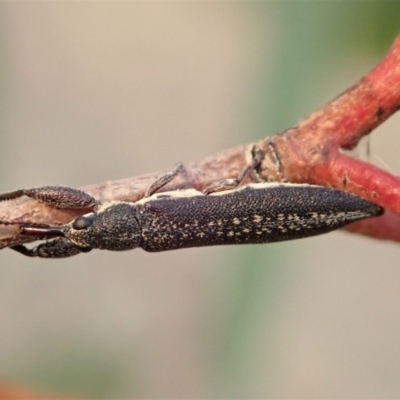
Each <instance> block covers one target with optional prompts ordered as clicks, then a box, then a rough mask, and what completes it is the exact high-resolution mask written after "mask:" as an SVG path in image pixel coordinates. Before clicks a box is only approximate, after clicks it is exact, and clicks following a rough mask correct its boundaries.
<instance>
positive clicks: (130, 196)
mask: <svg viewBox="0 0 400 400" xmlns="http://www.w3.org/2000/svg"><path fill="white" fill-rule="evenodd" d="M399 108H400V36H399V37H398V38H397V39H396V41H395V42H394V44H393V46H392V48H391V49H390V51H389V53H388V54H387V56H386V57H385V58H384V59H383V60H382V62H381V63H380V64H379V65H378V66H377V67H376V68H374V69H373V70H372V71H371V72H370V73H368V74H367V75H366V76H365V77H364V78H362V79H361V80H360V81H359V82H358V83H357V84H356V85H354V86H353V87H352V88H350V89H349V90H347V91H346V92H345V93H343V94H342V95H341V96H339V97H337V98H336V99H335V100H333V101H332V102H330V103H329V104H327V105H325V106H324V107H322V108H321V109H320V110H319V111H317V112H315V113H313V114H311V115H310V116H309V117H308V118H307V119H305V120H304V121H303V122H301V123H300V124H299V125H298V126H296V127H294V128H291V129H288V130H287V131H285V132H282V133H279V134H277V135H275V136H273V137H271V138H265V139H263V140H261V141H259V142H257V143H252V144H249V145H242V146H238V147H236V148H233V149H230V150H227V151H224V152H222V153H220V154H217V155H215V156H212V157H209V158H207V159H205V160H203V161H200V162H198V163H192V164H189V165H187V166H186V169H185V171H184V172H183V173H182V174H181V175H180V176H179V177H178V178H177V179H176V180H174V181H173V182H171V183H170V184H168V185H167V186H166V187H165V188H164V189H163V190H173V189H179V188H188V187H194V188H196V189H198V190H203V189H204V188H205V187H207V186H209V185H210V184H211V183H213V182H215V181H217V180H221V179H225V178H235V177H237V175H238V174H239V172H240V171H241V170H242V169H243V167H244V166H245V165H247V164H248V163H249V162H250V159H251V149H252V148H253V146H256V147H257V148H258V149H260V150H261V151H262V152H263V153H264V158H263V161H262V163H261V167H260V169H259V170H258V178H259V179H261V180H278V181H289V182H298V183H300V182H303V183H304V182H306V183H313V184H318V185H323V186H331V187H335V188H338V189H341V190H345V191H348V192H351V193H353V194H356V195H358V196H360V197H363V198H365V199H367V200H370V201H372V202H374V203H377V204H379V205H380V206H382V207H384V208H385V209H386V210H389V211H391V212H387V213H386V214H385V215H384V216H383V217H380V218H375V219H371V220H364V221H360V222H357V223H355V224H353V225H351V226H350V227H349V228H347V229H348V230H349V231H352V232H358V233H361V234H365V235H370V236H373V237H376V238H381V239H390V240H396V241H400V217H399V216H400V179H399V178H398V177H396V176H393V175H391V174H389V173H387V172H385V171H382V170H380V169H378V168H376V167H375V166H373V165H371V164H368V163H366V162H362V161H359V160H356V159H354V158H352V157H351V156H349V155H347V154H345V153H344V151H343V150H350V149H353V148H354V147H355V146H356V145H357V144H358V142H359V141H360V139H361V138H362V137H364V136H365V135H368V134H369V133H370V132H371V131H372V130H373V129H374V128H376V127H377V126H378V125H380V124H381V123H382V122H383V121H385V120H386V119H387V118H389V117H390V116H391V115H392V114H394V113H395V112H396V111H397V110H398V109H399ZM159 175H160V173H155V174H150V175H146V176H141V177H132V178H127V179H122V180H118V181H112V182H105V183H101V184H98V185H91V186H88V187H84V188H82V189H83V190H84V191H86V192H88V193H89V194H91V195H92V196H94V197H95V198H96V199H98V200H100V201H102V202H104V201H110V200H124V201H131V202H134V201H136V200H138V199H139V198H141V197H142V196H143V194H144V193H145V191H146V189H147V188H148V187H149V185H150V184H151V183H152V182H153V181H154V180H155V178H156V177H158V176H159ZM83 213H84V211H83V210H82V212H80V213H78V212H76V211H71V210H57V209H53V208H51V207H48V206H45V205H44V204H40V203H38V202H35V201H33V200H30V199H28V198H20V199H16V200H11V201H7V202H3V203H0V220H5V221H11V222H12V221H26V222H28V221H29V222H34V223H43V224H48V225H60V224H63V223H66V222H68V221H70V220H71V219H73V218H75V217H76V216H77V215H79V214H83ZM24 241H27V240H26V239H25V238H23V237H21V236H20V235H19V233H18V227H17V226H0V248H2V247H6V246H9V245H12V244H16V243H22V242H24Z"/></svg>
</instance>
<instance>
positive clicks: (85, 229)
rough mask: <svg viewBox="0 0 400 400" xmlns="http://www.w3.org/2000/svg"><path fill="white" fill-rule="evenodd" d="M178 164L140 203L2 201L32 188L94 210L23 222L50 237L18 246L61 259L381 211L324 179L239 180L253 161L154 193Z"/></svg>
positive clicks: (282, 232)
mask: <svg viewBox="0 0 400 400" xmlns="http://www.w3.org/2000/svg"><path fill="white" fill-rule="evenodd" d="M180 168H181V167H179V168H176V169H175V170H174V171H173V172H171V173H169V174H166V175H164V176H162V177H161V178H159V179H158V180H157V181H156V182H155V183H154V184H153V185H152V186H151V187H150V188H149V190H148V192H147V194H146V196H145V197H144V198H143V199H141V200H139V201H137V202H135V203H128V202H119V201H113V202H108V203H104V204H100V203H99V202H98V201H97V200H96V199H94V198H92V197H91V196H90V195H88V194H87V193H85V192H82V191H80V190H78V189H73V188H68V187H63V186H45V187H41V188H36V189H27V190H19V191H15V192H12V193H6V194H3V195H0V201H1V200H9V199H13V198H16V197H19V196H22V195H27V196H30V197H32V198H34V199H37V200H40V201H42V202H45V203H47V204H50V205H51V206H53V207H58V208H73V207H74V206H75V207H76V208H82V207H86V208H91V209H92V211H91V212H89V213H87V214H85V215H82V216H80V217H77V218H75V219H74V220H73V221H71V222H70V223H68V224H66V225H63V226H40V227H39V226H37V225H35V224H29V223H24V224H20V233H21V234H23V235H28V236H31V237H34V238H35V239H37V240H39V239H46V240H47V239H50V240H47V241H46V242H45V243H43V244H40V245H39V246H37V247H35V248H33V249H29V248H26V247H25V246H24V245H16V246H13V247H12V248H13V249H14V250H16V251H18V252H20V253H22V254H24V255H26V256H30V257H43V258H61V257H69V256H72V255H76V254H79V253H82V252H88V251H90V250H92V249H102V250H112V251H123V250H131V249H135V248H138V247H140V248H142V249H144V250H146V251H149V252H159V251H166V250H174V249H182V248H188V247H203V246H214V245H227V244H251V243H253V244H255V243H269V242H277V241H284V240H292V239H299V238H306V237H309V236H315V235H320V234H323V233H327V232H330V231H333V230H335V229H338V228H341V227H343V226H345V225H347V224H349V223H351V222H354V221H357V220H361V219H364V218H370V217H376V216H379V215H381V214H382V213H383V209H382V208H381V207H379V206H377V205H375V204H373V203H370V202H368V201H366V200H364V199H362V198H360V197H357V196H355V195H352V194H350V193H346V192H343V191H340V190H337V189H332V188H326V187H322V186H315V185H307V184H291V183H253V184H249V185H246V186H241V187H235V186H237V185H238V184H239V183H240V182H241V180H242V179H243V177H244V176H245V173H247V171H248V168H247V170H246V171H245V172H243V173H241V175H240V176H239V178H238V179H237V180H228V181H222V182H218V183H217V184H215V185H212V187H210V188H209V189H206V191H205V193H201V192H199V191H196V190H194V189H186V190H176V191H172V192H163V193H156V192H157V190H159V189H160V188H161V187H163V186H164V185H165V184H166V183H168V182H170V181H171V180H172V179H173V178H174V177H175V176H176V175H177V174H178V172H179V169H180ZM232 187H233V189H232ZM215 190H218V191H215ZM0 223H5V224H10V223H7V222H5V221H0Z"/></svg>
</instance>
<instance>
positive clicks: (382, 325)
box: [0, 1, 400, 399]
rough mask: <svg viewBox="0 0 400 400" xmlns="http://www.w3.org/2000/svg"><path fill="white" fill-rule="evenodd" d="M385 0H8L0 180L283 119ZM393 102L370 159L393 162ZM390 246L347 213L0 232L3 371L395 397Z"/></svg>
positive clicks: (257, 394)
mask: <svg viewBox="0 0 400 400" xmlns="http://www.w3.org/2000/svg"><path fill="white" fill-rule="evenodd" d="M399 32H400V3H399V2H389V1H388V2H382V1H372V2H367V1H363V2H316V1H314V2H308V1H302V2H193V3H183V2H132V3H130V2H2V3H0V60H1V62H0V88H1V90H0V104H1V107H0V185H1V191H2V192H4V191H9V190H12V189H17V188H21V187H34V186H39V185H46V184H64V185H70V186H75V187H79V186H84V185H87V184H91V183H96V182H102V181H105V180H111V179H118V178H123V177H127V176H133V175H139V174H143V173H147V172H152V171H159V170H169V169H170V168H171V167H172V166H173V165H174V164H175V163H176V162H177V161H182V162H184V163H185V162H186V163H187V162H190V161H194V160H199V159H201V158H203V157H205V156H208V155H211V154H213V153H216V152H219V151H222V150H224V149H227V148H230V147H233V146H235V145H237V144H239V143H245V142H250V141H253V140H258V139H260V138H262V137H264V136H266V135H269V134H273V133H274V132H276V131H279V130H283V129H285V128H287V127H290V126H292V125H295V124H296V123H298V122H299V121H300V120H301V119H302V118H303V117H305V116H307V115H308V114H309V113H311V112H312V111H313V110H315V109H317V108H318V107H320V106H322V105H323V104H324V103H326V102H327V101H329V100H330V99H332V98H333V97H335V96H336V95H337V94H339V93H341V92H342V91H343V90H345V89H346V88H347V87H349V86H350V85H352V84H353V83H354V82H356V81H357V80H358V79H359V78H360V77H361V76H362V75H363V74H365V73H366V72H367V71H368V70H370V69H371V68H372V67H373V66H374V65H375V64H376V63H377V62H378V61H379V60H380V59H381V58H382V56H383V55H384V54H385V52H386V51H387V49H388V48H389V46H390V44H391V43H392V41H393V40H394V38H395V36H396V35H397V34H398V33H399ZM399 128H400V119H399V117H398V116H394V117H392V118H391V119H390V120H389V121H387V122H386V123H385V124H384V126H382V127H380V128H379V129H378V130H377V131H376V132H374V134H373V137H372V139H371V141H370V148H371V154H372V156H371V161H373V162H375V163H376V164H377V165H379V166H380V167H383V168H387V169H388V170H390V171H392V172H394V173H396V172H398V171H400V160H399V157H398V153H399V150H398V149H399V144H400V143H399V138H398V135H396V134H397V133H398V131H399ZM399 258H400V247H399V246H398V245H396V244H393V243H388V242H379V241H373V240H370V239H367V238H363V237H358V236H355V235H351V234H346V233H343V232H335V233H332V234H329V235H326V236H322V237H317V238H311V239H306V240H299V241H296V242H287V243H279V244H270V245H262V246H243V247H240V246H238V247H226V248H223V247H220V248H205V249H189V250H182V251H174V252H166V253H159V254H147V253H145V252H144V251H141V250H135V251H131V252H126V253H120V254H118V253H107V252H101V251H93V252H92V253H89V254H86V255H81V256H79V257H75V258H71V259H65V260H56V261H49V260H37V259H28V258H24V257H22V256H21V255H19V254H17V253H14V252H12V251H9V250H3V251H1V252H0V378H1V381H2V382H15V383H17V384H20V385H22V386H25V387H31V388H35V389H37V390H40V391H50V392H55V393H60V394H61V393H64V394H73V395H76V396H88V397H97V398H243V399H244V398H283V397H285V398H328V397H329V398H344V397H346V398H350V397H351V398H361V397H363V398H366V397H369V398H371V397H386V398H389V397H390V398H399V397H400V379H399V376H400V344H399V337H400V311H399V304H400V263H399Z"/></svg>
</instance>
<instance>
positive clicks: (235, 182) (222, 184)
mask: <svg viewBox="0 0 400 400" xmlns="http://www.w3.org/2000/svg"><path fill="white" fill-rule="evenodd" d="M251 152H252V160H251V163H250V165H247V166H246V167H244V168H243V170H242V171H241V172H240V174H239V175H238V177H237V178H236V179H223V180H221V181H217V182H214V183H212V184H211V185H210V186H208V187H207V188H205V189H204V191H203V193H204V194H206V195H207V194H210V193H215V192H222V191H224V190H230V189H235V188H237V187H238V186H239V185H240V184H241V183H242V181H243V179H244V178H245V177H246V175H247V174H248V173H249V172H250V171H251V170H254V169H255V168H257V166H258V165H259V164H260V162H261V160H262V157H263V153H262V152H261V151H256V150H255V147H253V149H252V150H251Z"/></svg>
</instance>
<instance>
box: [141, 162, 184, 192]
mask: <svg viewBox="0 0 400 400" xmlns="http://www.w3.org/2000/svg"><path fill="white" fill-rule="evenodd" d="M183 168H184V167H183V164H182V163H179V164H177V165H176V166H175V168H174V169H173V170H172V171H171V172H167V173H166V174H164V175H161V176H160V177H159V178H158V179H157V180H155V181H154V182H153V183H152V184H151V185H150V187H149V188H148V189H147V191H146V193H145V195H144V197H150V196H151V195H153V194H154V193H155V192H157V190H159V189H161V188H162V187H163V186H165V185H166V184H167V183H170V182H171V181H172V180H173V179H174V178H175V177H176V176H177V175H178V174H179V172H181V171H182V170H183Z"/></svg>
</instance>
